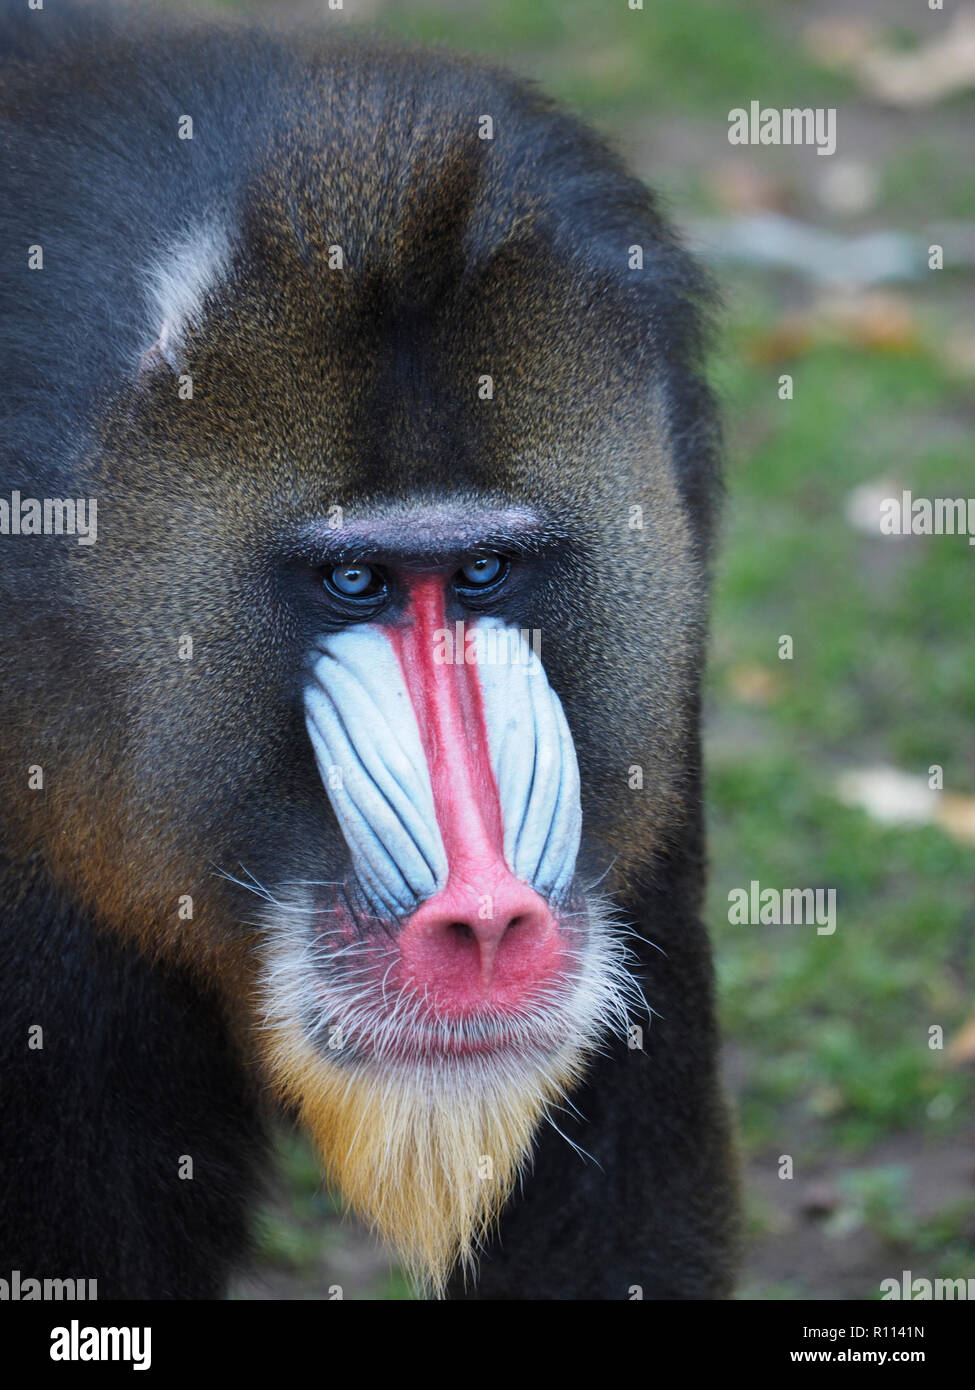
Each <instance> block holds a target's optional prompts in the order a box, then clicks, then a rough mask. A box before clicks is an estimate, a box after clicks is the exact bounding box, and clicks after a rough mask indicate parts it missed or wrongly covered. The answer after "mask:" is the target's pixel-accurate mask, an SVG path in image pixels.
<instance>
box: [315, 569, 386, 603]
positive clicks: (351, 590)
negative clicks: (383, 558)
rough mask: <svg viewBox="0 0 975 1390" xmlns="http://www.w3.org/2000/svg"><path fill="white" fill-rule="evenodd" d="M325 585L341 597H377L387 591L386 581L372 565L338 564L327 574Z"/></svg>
mask: <svg viewBox="0 0 975 1390" xmlns="http://www.w3.org/2000/svg"><path fill="white" fill-rule="evenodd" d="M325 587H326V589H328V590H330V591H331V592H332V593H333V594H337V595H338V596H339V598H344V599H353V600H355V599H377V598H381V597H382V595H383V594H385V592H386V581H385V580H384V579H383V577H382V575H381V574H380V573H379V572H378V570H374V569H373V568H372V567H371V566H370V565H336V567H335V569H333V570H331V571H330V572H329V573H328V574H327V575H326V576H325Z"/></svg>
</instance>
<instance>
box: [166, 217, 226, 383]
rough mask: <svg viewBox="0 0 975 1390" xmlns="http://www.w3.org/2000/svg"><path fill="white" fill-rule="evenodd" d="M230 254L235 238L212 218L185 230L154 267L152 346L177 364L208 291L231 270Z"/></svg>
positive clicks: (174, 364)
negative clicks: (179, 352)
mask: <svg viewBox="0 0 975 1390" xmlns="http://www.w3.org/2000/svg"><path fill="white" fill-rule="evenodd" d="M230 254H231V244H230V237H229V236H228V234H227V232H226V230H225V229H224V228H223V227H222V226H221V225H220V224H219V223H216V222H212V223H207V224H205V225H202V226H199V227H196V228H194V229H192V230H190V231H188V232H186V233H184V234H183V235H181V236H180V237H179V238H178V239H177V240H175V241H173V242H172V243H170V245H169V246H168V247H167V248H166V249H165V250H164V251H163V252H161V254H160V255H159V256H158V257H157V258H156V259H155V260H153V261H152V262H151V263H150V265H149V267H148V270H147V274H146V278H147V287H148V291H149V303H150V306H151V311H152V315H153V321H154V324H155V326H156V339H155V342H154V343H153V345H152V346H153V348H155V349H156V350H157V351H158V352H159V353H160V354H161V355H162V356H163V357H164V358H165V360H166V361H167V362H168V363H169V365H170V366H171V367H173V368H174V369H175V367H176V365H177V358H178V351H179V346H180V343H181V342H182V340H183V337H184V335H185V333H186V331H187V329H188V328H189V327H191V326H192V325H193V324H196V323H198V322H199V320H200V318H201V316H202V313H203V307H204V304H205V302H206V298H207V296H208V295H209V294H211V293H212V292H213V291H214V290H215V289H216V288H217V286H218V285H219V284H220V283H221V281H222V280H223V279H224V278H225V276H226V274H227V268H228V266H229V263H230ZM151 350H152V349H150V351H151Z"/></svg>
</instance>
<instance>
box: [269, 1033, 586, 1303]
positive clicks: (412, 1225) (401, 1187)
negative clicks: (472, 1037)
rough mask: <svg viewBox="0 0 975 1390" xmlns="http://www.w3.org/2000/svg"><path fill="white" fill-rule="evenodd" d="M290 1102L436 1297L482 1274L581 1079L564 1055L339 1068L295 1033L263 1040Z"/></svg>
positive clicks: (569, 1053) (344, 1190) (340, 1176)
mask: <svg viewBox="0 0 975 1390" xmlns="http://www.w3.org/2000/svg"><path fill="white" fill-rule="evenodd" d="M264 1042H265V1048H266V1061H267V1065H268V1069H269V1072H270V1075H271V1077H272V1079H273V1083H274V1085H275V1088H276V1090H277V1092H278V1094H279V1095H280V1097H281V1099H282V1100H283V1101H284V1102H285V1103H287V1104H292V1105H296V1106H297V1107H298V1109H299V1111H300V1114H301V1118H302V1121H303V1122H304V1124H305V1125H306V1126H307V1127H308V1129H309V1131H310V1132H311V1134H312V1137H313V1138H314V1140H315V1143H316V1145H317V1147H318V1150H319V1152H320V1154H321V1157H322V1161H323V1163H324V1165H325V1169H326V1172H327V1174H328V1176H329V1178H330V1180H331V1181H332V1182H333V1183H334V1184H335V1186H336V1187H337V1188H338V1190H339V1191H340V1193H341V1194H342V1196H343V1197H344V1198H345V1200H346V1201H347V1202H348V1204H349V1205H350V1206H351V1207H353V1208H354V1209H355V1210H356V1211H357V1212H358V1213H359V1214H360V1215H361V1216H362V1217H363V1218H364V1219H365V1220H367V1221H368V1222H369V1223H370V1225H371V1226H372V1227H373V1229H374V1230H375V1231H376V1232H377V1234H378V1235H379V1236H380V1237H382V1239H384V1240H386V1241H388V1242H389V1244H390V1245H392V1246H393V1247H394V1248H395V1250H396V1251H397V1253H398V1255H399V1257H400V1259H401V1260H402V1261H403V1263H404V1265H405V1266H406V1268H407V1270H408V1271H409V1272H410V1274H411V1275H412V1276H413V1278H414V1279H415V1280H416V1281H417V1282H418V1283H419V1284H420V1285H421V1286H422V1287H424V1288H425V1289H427V1290H429V1291H430V1292H432V1293H434V1294H438V1295H439V1294H442V1292H443V1290H444V1286H445V1284H446V1282H447V1278H448V1276H449V1274H450V1272H451V1270H452V1269H453V1268H454V1267H455V1266H456V1265H457V1264H458V1262H460V1263H461V1264H462V1265H463V1266H464V1267H465V1269H470V1268H471V1267H472V1266H473V1260H474V1252H475V1250H476V1248H477V1246H478V1245H479V1244H480V1243H481V1242H482V1241H483V1240H484V1238H485V1237H486V1236H487V1235H488V1234H489V1232H490V1230H491V1228H492V1226H493V1224H494V1222H495V1221H496V1219H497V1216H498V1214H499V1212H500V1210H501V1207H502V1206H503V1204H504V1202H505V1200H506V1199H507V1197H508V1196H509V1194H510V1192H511V1189H512V1187H513V1186H514V1183H515V1181H516V1179H517V1177H518V1174H519V1172H520V1170H521V1169H522V1167H523V1165H524V1163H525V1161H526V1159H527V1158H528V1157H529V1155H530V1153H531V1149H532V1145H533V1141H534V1136H535V1132H536V1130H537V1128H538V1125H539V1123H540V1121H541V1120H542V1118H543V1116H544V1114H545V1111H546V1108H547V1106H548V1105H549V1104H550V1103H551V1102H552V1101H555V1100H558V1099H559V1098H561V1096H562V1095H563V1094H564V1092H565V1090H566V1089H567V1088H568V1087H569V1086H570V1085H572V1084H574V1083H575V1082H576V1081H577V1080H578V1079H579V1076H580V1074H581V1063H582V1053H581V1051H580V1050H579V1049H577V1048H575V1047H571V1046H566V1047H564V1048H562V1049H561V1050H560V1051H559V1052H558V1053H557V1054H556V1055H555V1056H553V1057H552V1058H551V1059H550V1060H549V1061H548V1062H547V1064H546V1065H545V1067H544V1069H543V1068H542V1067H541V1066H539V1065H533V1064H531V1063H521V1062H515V1063H511V1062H507V1063H506V1062H505V1061H500V1060H496V1062H495V1065H494V1066H493V1067H492V1066H491V1065H490V1059H484V1061H483V1062H482V1063H480V1064H478V1063H477V1062H474V1063H472V1064H469V1065H467V1066H465V1067H460V1068H458V1067H446V1066H443V1067H441V1069H439V1070H438V1069H434V1068H433V1067H430V1068H428V1069H424V1070H420V1069H417V1068H415V1067H414V1068H410V1067H407V1066H403V1067H401V1068H390V1067H389V1066H388V1064H387V1065H386V1066H385V1067H384V1068H383V1070H382V1071H380V1070H373V1069H372V1067H370V1066H369V1065H368V1064H364V1065H362V1066H356V1067H348V1066H337V1065H335V1064H334V1063H331V1062H329V1061H328V1060H327V1059H325V1058H323V1057H322V1056H321V1055H320V1054H319V1053H318V1052H316V1051H315V1050H314V1049H313V1048H312V1047H310V1046H309V1044H308V1043H307V1042H306V1041H305V1040H304V1038H303V1037H302V1036H301V1034H300V1031H299V1030H297V1029H292V1028H291V1027H287V1026H285V1027H281V1026H279V1027H276V1028H272V1029H270V1030H268V1032H267V1033H266V1034H265V1036H264Z"/></svg>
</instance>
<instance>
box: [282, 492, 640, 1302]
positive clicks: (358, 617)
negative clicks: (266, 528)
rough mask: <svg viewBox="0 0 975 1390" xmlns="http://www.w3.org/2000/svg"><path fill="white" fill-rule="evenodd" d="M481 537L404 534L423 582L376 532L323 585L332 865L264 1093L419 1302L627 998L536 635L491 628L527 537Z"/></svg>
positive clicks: (488, 524) (494, 520)
mask: <svg viewBox="0 0 975 1390" xmlns="http://www.w3.org/2000/svg"><path fill="white" fill-rule="evenodd" d="M479 524H480V526H481V527H482V540H483V544H482V546H481V547H480V548H479V549H478V550H477V551H475V552H469V553H467V554H465V553H464V545H465V543H466V544H469V540H468V538H466V537H465V536H464V524H463V518H462V517H461V516H459V515H453V514H451V513H450V512H449V510H441V511H440V512H438V513H435V514H431V513H430V512H429V511H427V512H425V513H422V514H419V515H417V517H416V518H415V520H414V523H413V525H412V526H409V527H407V529H406V534H407V535H409V536H411V537H424V538H425V542H424V543H425V544H426V545H427V546H429V545H430V537H431V532H432V531H433V530H436V532H437V552H436V554H437V556H438V559H439V562H438V563H434V562H433V561H432V559H431V557H430V556H429V555H428V556H427V557H426V558H424V556H423V555H422V553H421V547H420V546H419V545H418V544H417V542H416V540H413V541H412V543H411V546H410V548H409V551H408V553H404V549H405V547H404V546H403V544H402V541H401V542H400V548H399V552H397V551H396V549H395V548H391V547H390V546H389V544H388V540H389V539H392V538H387V537H386V534H385V532H386V529H387V528H385V527H384V525H383V523H382V521H381V520H377V522H376V523H375V524H374V525H373V526H372V527H367V528H365V529H366V530H368V531H370V532H371V534H369V535H365V534H360V535H358V536H356V537H355V539H354V542H353V541H352V538H349V537H344V538H336V537H333V544H335V546H336V553H340V552H341V551H342V550H345V549H346V548H347V547H348V546H349V545H350V544H352V545H353V548H354V550H355V553H356V555H357V556H358V557H360V558H356V559H355V560H353V561H349V560H348V559H346V560H345V561H344V562H343V563H339V564H337V565H335V566H334V567H332V568H331V569H330V570H329V571H328V573H327V575H326V578H325V585H326V590H327V592H328V595H329V603H330V604H331V606H332V607H333V610H334V614H333V621H334V626H335V627H336V628H337V630H332V631H330V630H328V628H326V627H324V626H323V631H322V633H321V635H320V637H319V639H318V640H317V642H316V644H315V648H314V651H313V652H312V653H311V655H310V657H309V662H308V668H309V669H308V679H307V683H306V685H305V688H304V694H303V700H304V711H305V719H306V724H307V729H308V734H309V737H310V739H311V744H312V748H313V750H314V755H315V762H316V765H317V768H318V771H319V773H320V775H321V779H322V784H323V787H324V789H325V791H326V793H327V795H328V798H329V801H330V803H331V807H332V810H333V812H334V814H335V817H336V820H337V822H338V825H339V827H340V829H341V832H342V835H343V837H344V840H345V844H346V847H347V864H346V868H345V872H344V874H343V875H342V877H341V878H340V879H338V880H337V881H335V882H333V883H329V884H320V885H306V886H305V887H304V888H303V889H302V890H301V891H299V892H298V893H297V894H296V895H295V896H294V897H293V898H291V899H290V903H289V906H290V911H291V912H293V913H294V914H295V916H296V917H297V919H298V921H299V923H300V924H301V925H300V928H299V929H298V930H297V931H296V930H294V928H293V926H292V929H291V930H288V931H287V932H284V933H281V934H280V936H279V937H278V939H277V941H276V944H275V947H274V951H273V956H272V964H271V969H270V972H269V975H268V978H267V983H266V992H265V1003H266V1008H267V1012H268V1016H269V1018H270V1019H271V1020H272V1024H271V1039H270V1048H269V1056H270V1059H271V1067H272V1070H273V1072H274V1073H275V1075H277V1076H279V1077H280V1076H286V1077H287V1078H288V1085H289V1087H290V1090H291V1093H292V1094H293V1096H294V1098H295V1099H297V1100H298V1103H299V1104H300V1105H301V1107H302V1110H303V1113H304V1115H305V1117H306V1120H307V1121H308V1122H309V1123H310V1125H311V1127H312V1129H313V1130H314V1132H315V1133H316V1134H317V1135H318V1136H320V1139H321V1143H322V1148H323V1151H324V1153H325V1155H326V1160H327V1162H328V1163H329V1165H330V1167H331V1168H332V1170H333V1172H334V1173H335V1174H336V1176H337V1179H338V1181H339V1184H340V1185H341V1187H342V1188H343V1189H344V1191H345V1192H346V1193H347V1194H348V1195H349V1197H350V1199H351V1200H352V1201H353V1202H354V1203H355V1204H356V1205H357V1206H358V1207H359V1208H360V1209H361V1210H363V1211H364V1212H366V1213H368V1214H369V1215H371V1216H372V1217H373V1219H374V1221H375V1222H376V1223H377V1225H378V1226H379V1228H380V1229H381V1230H382V1231H383V1233H384V1234H385V1235H386V1236H387V1238H389V1239H391V1240H392V1241H394V1242H395V1243H396V1244H397V1245H398V1246H399V1248H400V1249H401V1251H402V1252H403V1253H404V1256H405V1258H406V1259H407V1261H408V1262H409V1263H410V1264H411V1265H412V1267H413V1268H414V1270H415V1271H416V1272H417V1273H418V1275H419V1277H420V1278H421V1279H423V1278H427V1279H429V1280H432V1282H433V1284H434V1285H439V1284H441V1283H442V1282H443V1280H444V1278H445V1276H446V1274H447V1273H448V1271H449V1269H450V1267H451V1265H452V1264H453V1263H454V1261H455V1260H456V1259H457V1257H458V1256H461V1257H462V1258H466V1257H469V1255H470V1252H471V1247H472V1242H473V1241H475V1240H476V1239H478V1238H480V1237H482V1236H483V1235H485V1234H486V1230H487V1226H488V1224H489V1222H490V1220H491V1218H492V1217H493V1216H494V1215H495V1214H496V1212H497V1210H498V1207H499V1205H500V1204H501V1202H502V1201H503V1200H504V1198H505V1197H506V1196H507V1194H508V1192H509V1191H510V1188H511V1185H512V1183H513V1181H514V1179H515V1177H516V1175H517V1172H518V1170H519V1168H520V1166H521V1164H522V1162H523V1161H524V1159H525V1157H526V1155H527V1154H528V1152H529V1149H530V1146H531V1142H532V1136H533V1133H534V1131H535V1129H536V1127H537V1125H538V1122H539V1120H540V1119H541V1118H542V1116H543V1114H544V1113H545V1111H546V1109H547V1107H548V1105H549V1104H550V1103H551V1102H554V1101H557V1100H559V1099H561V1098H564V1097H565V1095H566V1090H567V1088H568V1087H569V1086H570V1085H571V1083H572V1082H573V1081H574V1080H576V1079H578V1076H579V1075H580V1073H581V1067H582V1063H583V1061H584V1058H585V1056H586V1054H587V1052H588V1051H589V1049H590V1048H591V1047H592V1046H593V1045H594V1044H595V1042H596V1041H597V1039H598V1037H599V1036H600V1033H601V1031H602V1030H603V1028H604V1027H605V1026H606V1025H607V1024H610V1023H612V1024H614V1025H615V1026H616V1028H617V1030H618V1031H624V1030H625V1025H626V1021H627V1004H628V1003H630V1002H633V1001H635V1000H636V999H637V998H638V990H637V988H636V986H635V983H634V982H633V980H632V979H631V977H630V976H629V974H628V973H627V971H626V969H625V967H624V955H625V951H624V948H623V945H622V942H621V940H620V939H619V937H618V936H617V935H614V934H613V933H612V931H611V930H609V929H608V928H607V925H606V924H605V922H604V912H603V911H602V910H601V908H600V905H599V904H598V902H597V901H595V900H592V901H590V900H589V899H588V898H587V895H586V893H585V891H584V886H583V884H581V883H580V881H579V878H578V876H577V859H578V854H579V846H580V838H581V833H582V807H581V800H580V778H579V765H578V760H577V757H576V751H575V746H574V743H573V739H572V734H571V732H570V730H569V726H568V722H567V720H566V717H565V713H564V711H563V708H562V704H561V701H560V700H559V697H558V695H557V694H556V693H555V691H554V690H553V688H552V686H551V685H550V683H549V681H548V678H547V675H546V672H545V667H544V661H543V660H542V659H541V656H540V648H541V634H540V632H539V631H537V630H536V631H535V632H534V634H533V633H531V632H530V631H528V630H519V629H518V628H517V627H514V626H512V625H510V624H507V623H505V622H504V620H503V618H502V617H499V616H497V614H498V613H499V612H503V610H504V607H505V600H506V597H508V593H509V591H510V589H511V588H514V587H515V586H516V585H517V584H518V582H519V578H520V579H521V581H522V582H526V576H525V574H524V573H522V574H521V575H519V573H518V571H519V569H521V570H523V571H524V570H525V569H528V570H530V567H531V566H530V561H528V560H526V558H525V546H526V544H527V543H528V542H529V541H530V539H531V538H532V536H533V533H534V531H536V530H537V524H536V522H535V518H533V517H532V515H531V514H530V513H529V512H527V511H519V512H515V513H511V514H508V515H504V514H499V515H497V516H490V515H489V514H485V515H482V516H481V517H480V518H479ZM492 528H493V530H492ZM362 529H363V528H360V531H361V530H362ZM403 534H404V531H403V518H402V516H400V517H399V518H398V519H397V522H396V535H398V536H399V537H402V536H403ZM499 536H500V537H504V538H506V539H507V544H505V541H504V540H500V541H499V540H498V539H497V537H499ZM384 541H385V542H387V543H386V544H384ZM495 546H500V547H501V548H498V549H495V548H492V547H495ZM451 547H454V548H455V550H456V553H455V554H454V557H453V558H452V559H451V560H450V561H449V562H448V563H443V559H442V557H443V556H444V555H445V554H446V553H448V551H449V550H450V549H451ZM361 557H368V559H366V558H361ZM376 557H378V558H376ZM340 623H341V626H339V624H340ZM271 924H272V927H273V917H272V919H271Z"/></svg>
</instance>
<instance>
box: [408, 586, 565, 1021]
mask: <svg viewBox="0 0 975 1390" xmlns="http://www.w3.org/2000/svg"><path fill="white" fill-rule="evenodd" d="M410 592H411V608H410V613H411V621H410V622H409V623H408V624H407V625H406V626H405V627H398V628H395V629H394V631H393V636H392V640H393V642H394V645H395V647H396V650H397V651H398V653H399V657H400V664H401V666H402V669H403V675H404V678H405V680H406V684H407V689H408V690H409V691H410V696H411V699H412V703H413V709H414V712H415V713H416V718H417V724H418V727H419V730H420V737H421V740H422V742H423V747H424V752H425V753H426V756H427V766H428V768H429V771H430V785H431V788H432V791H433V799H434V806H435V810H436V816H437V824H438V826H439V828H440V834H441V837H442V839H443V844H444V849H445V850H446V855H447V865H448V869H447V884H446V887H445V888H443V889H441V891H440V892H439V893H436V894H434V896H433V897H432V898H428V899H427V901H426V902H425V903H422V904H421V906H420V907H419V908H417V910H416V912H414V913H413V916H412V917H410V918H409V919H408V921H407V922H406V924H405V925H404V927H403V929H402V931H401V933H400V938H399V946H400V953H401V955H400V962H401V976H402V980H403V983H404V984H406V985H407V986H409V987H410V988H411V990H412V991H413V992H414V993H415V994H416V995H417V996H418V998H420V999H421V1000H424V1001H426V1002H427V1003H428V1004H429V1005H430V1006H432V1007H434V1008H436V1010H437V1012H438V1013H439V1014H441V1015H443V1016H449V1015H454V1016H457V1015H463V1014H466V1013H468V1012H469V1011H471V1010H476V1009H478V1008H481V1009H483V1007H484V1005H485V1004H486V1003H489V1004H491V1005H492V1006H495V1007H502V1008H503V1007H510V1008H516V1007H518V1005H520V1004H524V1003H525V1002H526V1000H530V999H532V998H535V999H537V998H538V990H539V988H540V986H542V985H543V983H544V981H545V980H546V978H549V977H551V975H552V974H553V972H557V971H558V962H559V957H560V955H561V946H560V944H559V930H558V923H557V921H556V919H555V916H554V915H553V913H552V911H551V909H550V908H549V906H548V904H547V903H546V902H545V900H544V899H543V898H541V897H539V895H538V894H537V893H536V892H535V891H534V890H533V889H531V888H529V887H528V885H527V884H525V883H522V882H520V881H519V880H518V879H516V878H515V876H514V874H513V873H512V872H511V869H510V868H509V867H508V865H507V863H506V862H505V859H504V852H503V839H504V834H503V816H502V813H501V803H500V798H499V796H498V789H497V785H496V783H495V780H494V774H493V772H492V768H491V756H490V750H489V747H488V738H487V730H486V726H485V722H484V710H483V706H482V701H481V693H480V685H479V682H478V678H477V670H476V667H475V666H471V665H468V664H467V663H466V661H464V660H463V659H462V660H461V661H459V662H454V663H444V664H440V663H438V662H437V660H436V659H435V657H434V653H435V651H436V650H437V640H436V639H437V633H438V632H440V631H442V630H443V629H444V628H445V626H446V615H445V609H444V596H443V584H442V581H441V580H440V579H439V578H437V577H436V576H432V577H424V578H421V579H418V580H416V581H414V583H413V585H412V587H411V591H410Z"/></svg>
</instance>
